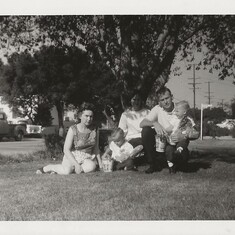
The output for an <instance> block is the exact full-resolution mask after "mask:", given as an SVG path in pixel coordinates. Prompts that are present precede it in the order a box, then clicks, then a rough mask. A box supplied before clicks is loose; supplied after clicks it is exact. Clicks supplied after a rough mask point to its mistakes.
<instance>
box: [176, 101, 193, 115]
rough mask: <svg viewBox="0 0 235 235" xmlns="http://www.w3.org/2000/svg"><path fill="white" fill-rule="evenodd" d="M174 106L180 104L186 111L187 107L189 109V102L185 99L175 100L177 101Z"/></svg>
mask: <svg viewBox="0 0 235 235" xmlns="http://www.w3.org/2000/svg"><path fill="white" fill-rule="evenodd" d="M175 106H181V107H183V108H184V109H185V111H186V112H188V111H189V109H190V106H189V103H188V101H186V100H181V101H179V102H177V103H176V104H175Z"/></svg>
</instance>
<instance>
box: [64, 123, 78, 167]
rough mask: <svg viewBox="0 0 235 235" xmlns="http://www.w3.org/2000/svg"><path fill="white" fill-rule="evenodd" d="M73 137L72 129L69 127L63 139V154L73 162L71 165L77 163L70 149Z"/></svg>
mask: <svg viewBox="0 0 235 235" xmlns="http://www.w3.org/2000/svg"><path fill="white" fill-rule="evenodd" d="M73 138H74V134H73V130H72V128H71V127H70V128H69V130H68V133H67V135H66V139H65V143H64V154H65V156H66V157H67V158H68V159H69V161H70V162H71V163H72V164H73V165H75V166H76V165H79V164H78V162H77V161H76V160H75V158H74V156H73V154H72V152H71V149H72V145H73Z"/></svg>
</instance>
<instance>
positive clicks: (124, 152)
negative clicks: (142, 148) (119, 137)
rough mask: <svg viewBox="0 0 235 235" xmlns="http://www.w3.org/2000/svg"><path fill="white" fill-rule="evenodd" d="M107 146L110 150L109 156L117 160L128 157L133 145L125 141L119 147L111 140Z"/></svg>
mask: <svg viewBox="0 0 235 235" xmlns="http://www.w3.org/2000/svg"><path fill="white" fill-rule="evenodd" d="M109 148H110V150H111V151H112V156H111V157H112V158H113V159H115V160H117V161H119V162H123V161H124V160H126V159H128V158H129V156H130V154H131V152H132V151H133V146H132V145H131V144H130V143H128V142H127V141H126V142H125V143H124V144H123V145H122V146H121V147H118V146H117V145H116V144H115V143H114V141H111V143H110V145H109Z"/></svg>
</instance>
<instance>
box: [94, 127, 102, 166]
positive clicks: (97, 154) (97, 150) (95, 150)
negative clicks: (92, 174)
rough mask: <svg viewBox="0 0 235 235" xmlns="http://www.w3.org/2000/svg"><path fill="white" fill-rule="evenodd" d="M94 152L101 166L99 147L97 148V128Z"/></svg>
mask: <svg viewBox="0 0 235 235" xmlns="http://www.w3.org/2000/svg"><path fill="white" fill-rule="evenodd" d="M94 154H95V156H96V158H97V161H98V164H99V168H102V161H101V158H100V148H99V130H97V132H96V144H95V149H94Z"/></svg>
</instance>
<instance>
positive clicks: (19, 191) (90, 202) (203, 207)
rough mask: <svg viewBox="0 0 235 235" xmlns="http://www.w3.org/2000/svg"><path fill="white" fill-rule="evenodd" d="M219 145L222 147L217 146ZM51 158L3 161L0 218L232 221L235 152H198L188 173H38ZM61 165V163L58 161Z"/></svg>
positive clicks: (234, 195) (142, 167)
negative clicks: (37, 170) (39, 168)
mask: <svg viewBox="0 0 235 235" xmlns="http://www.w3.org/2000/svg"><path fill="white" fill-rule="evenodd" d="M217 146H218V145H217ZM47 163H49V161H48V160H43V159H35V160H33V161H27V162H21V163H15V162H12V163H2V164H1V165H0V188H1V193H0V197H1V200H0V208H1V212H0V220H2V221H6V220H7V221H8V220H20V221H22V220H27V221H29V220H30V221H31V220H39V221H41V220H43V221H45V220H46V221H51V220H72V221H80V220H82V221H84V220H105V221H106V220H233V219H235V186H234V185H235V184H234V183H235V177H234V175H235V173H234V172H235V155H234V154H233V153H228V152H226V153H224V152H221V153H220V152H219V151H218V149H217V150H216V153H208V152H207V153H205V150H204V152H200V153H199V152H196V153H195V152H193V154H192V158H191V160H190V162H189V168H188V172H177V174H176V175H170V174H169V173H168V170H167V169H166V168H165V169H163V170H162V171H161V172H156V173H154V174H151V175H146V174H145V173H144V170H145V169H146V167H147V166H141V167H140V168H139V171H138V172H126V171H121V172H112V173H104V172H95V173H89V174H81V175H75V174H72V175H69V176H59V175H36V174H35V171H36V169H37V168H38V167H41V166H42V165H45V164H47ZM55 163H56V162H55Z"/></svg>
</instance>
